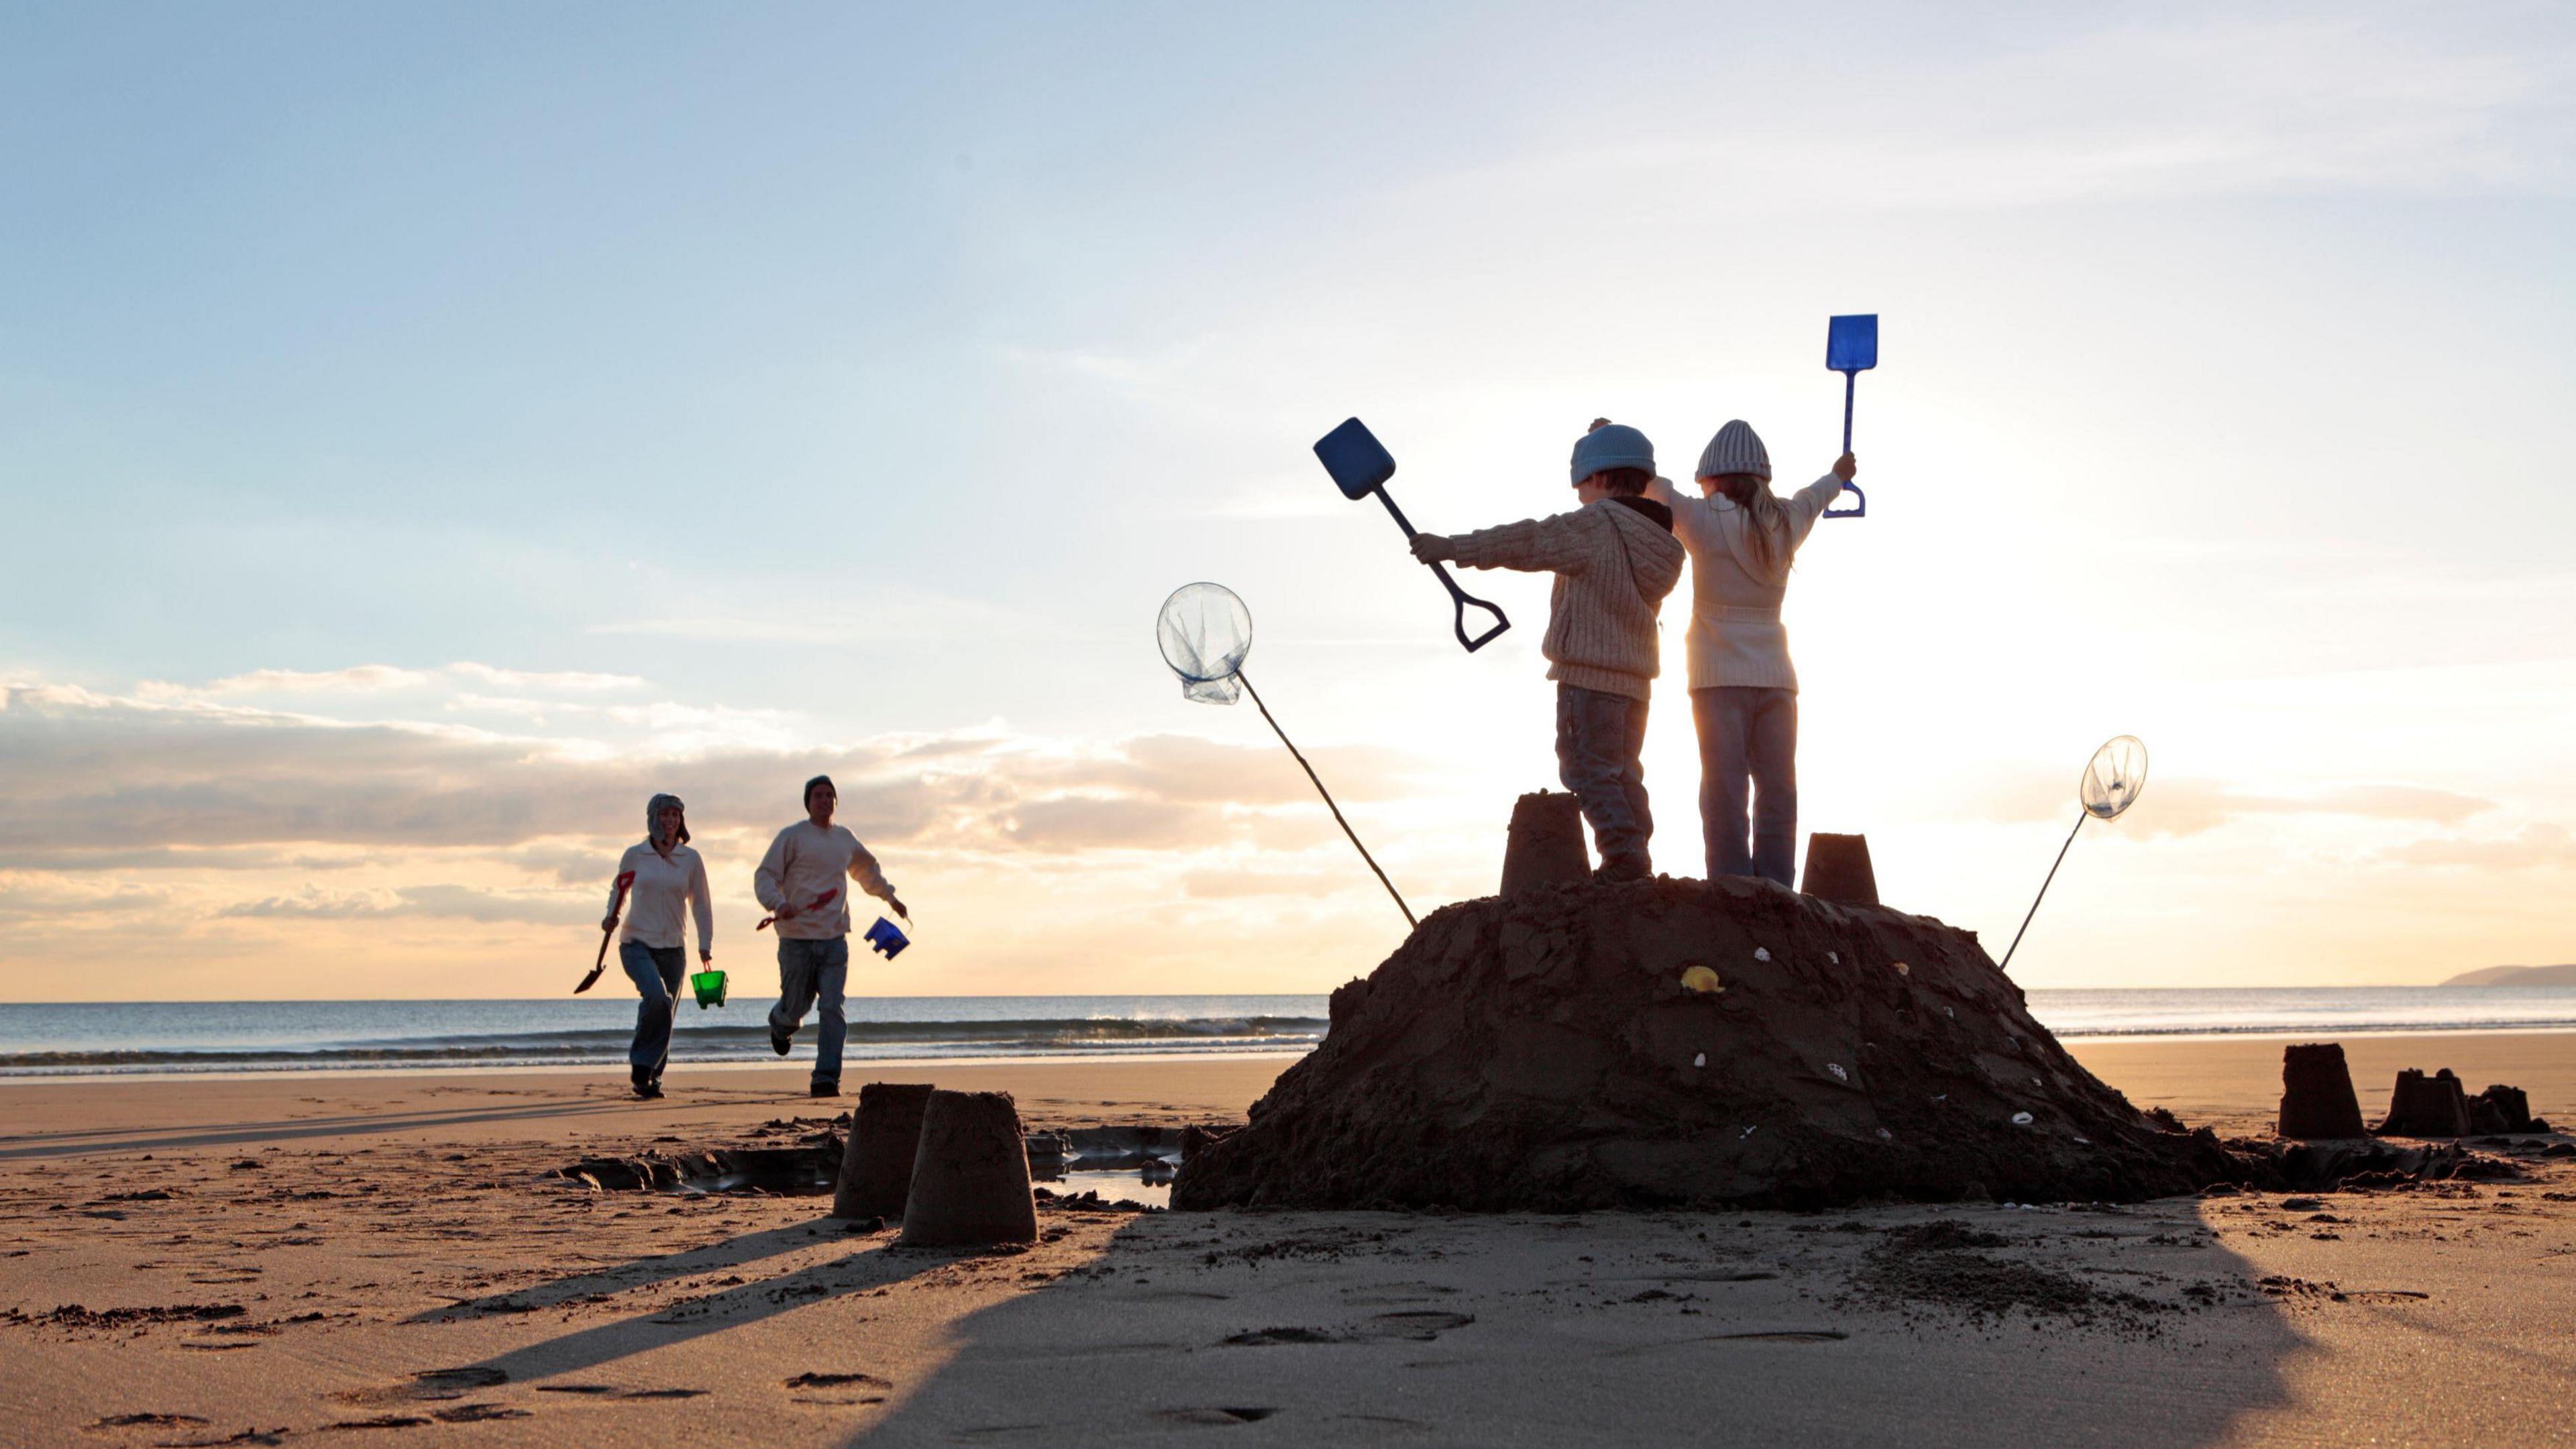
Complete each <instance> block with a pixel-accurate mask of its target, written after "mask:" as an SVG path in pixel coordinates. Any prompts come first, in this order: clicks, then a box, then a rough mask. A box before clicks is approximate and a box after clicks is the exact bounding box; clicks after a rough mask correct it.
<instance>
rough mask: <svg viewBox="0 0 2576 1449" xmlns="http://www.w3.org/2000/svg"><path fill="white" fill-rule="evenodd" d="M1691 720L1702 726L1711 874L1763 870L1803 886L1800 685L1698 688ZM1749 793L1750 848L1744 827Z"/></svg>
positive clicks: (1702, 791)
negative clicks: (1800, 873) (1791, 687)
mask: <svg viewBox="0 0 2576 1449" xmlns="http://www.w3.org/2000/svg"><path fill="white" fill-rule="evenodd" d="M1691 719H1692V721H1693V722H1694V723H1696V724H1697V725H1698V726H1699V820H1700V828H1701V830H1702V831H1703V832H1705V833H1706V835H1707V837H1708V878H1709V879H1710V880H1716V879H1717V878H1718V877H1720V876H1728V875H1758V876H1761V877H1762V878H1763V879H1765V880H1773V881H1778V882H1779V883H1780V884H1782V885H1784V886H1788V887H1789V888H1790V889H1792V890H1795V889H1796V888H1797V884H1798V877H1797V852H1798V695H1797V692H1796V691H1795V690H1788V689H1761V688H1751V687H1747V686H1743V685H1725V686H1721V687H1719V688H1715V689H1694V690H1692V691H1691ZM1748 786H1749V787H1750V789H1749V790H1748V788H1747V787H1748ZM1748 795H1749V796H1750V797H1751V804H1752V814H1753V832H1752V836H1753V839H1752V849H1750V850H1747V849H1746V848H1745V829H1744V816H1745V806H1746V803H1747V796H1748Z"/></svg>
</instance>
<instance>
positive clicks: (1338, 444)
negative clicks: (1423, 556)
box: [1315, 418, 1512, 654]
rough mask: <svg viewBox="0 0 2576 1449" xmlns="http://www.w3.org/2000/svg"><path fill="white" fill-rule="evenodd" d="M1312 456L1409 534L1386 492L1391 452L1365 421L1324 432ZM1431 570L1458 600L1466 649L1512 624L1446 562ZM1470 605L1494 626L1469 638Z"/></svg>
mask: <svg viewBox="0 0 2576 1449" xmlns="http://www.w3.org/2000/svg"><path fill="white" fill-rule="evenodd" d="M1315 456H1316V458H1318V459H1319V460H1321V461H1322V463H1323V465H1324V471H1325V472H1327V473H1330V474H1332V475H1333V482H1334V483H1335V484H1337V485H1339V486H1340V488H1341V490H1342V496H1343V497H1345V498H1348V499H1350V500H1351V501H1352V502H1354V503H1356V502H1358V501H1359V500H1360V499H1363V498H1366V497H1368V496H1369V495H1370V494H1372V493H1374V494H1376V495H1377V501H1378V502H1380V503H1383V504H1385V505H1386V511H1387V512H1388V513H1390V514H1393V515H1394V516H1395V526H1396V527H1398V528H1401V529H1403V530H1404V536H1405V537H1406V538H1411V537H1413V535H1414V527H1413V524H1412V523H1411V522H1410V521H1409V520H1407V519H1406V518H1405V516H1404V510H1403V509H1401V508H1398V507H1396V506H1395V500H1394V499H1392V498H1390V497H1388V496H1387V493H1386V480H1387V479H1389V478H1392V477H1394V476H1395V455H1394V454H1393V453H1390V452H1388V451H1387V450H1386V445H1385V444H1384V443H1381V442H1379V441H1378V440H1377V435H1376V434H1374V433H1371V432H1370V431H1369V430H1368V426H1367V425H1366V424H1364V423H1362V422H1361V421H1360V420H1359V419H1357V418H1353V419H1351V420H1350V421H1348V422H1346V423H1344V424H1342V425H1341V426H1340V427H1338V428H1335V429H1333V430H1332V431H1331V432H1329V433H1326V434H1325V435H1324V436H1323V438H1322V439H1321V440H1320V441H1318V442H1317V443H1316V444H1315ZM1431 571H1432V572H1433V573H1435V574H1438V575H1439V576H1440V586H1441V587H1442V588H1445V589H1447V590H1448V591H1449V597H1450V598H1452V599H1455V600H1456V601H1457V603H1458V642H1459V643H1461V644H1463V645H1465V646H1467V652H1468V653H1470V654H1473V653H1475V652H1476V651H1477V650H1479V649H1482V648H1484V647H1485V646H1486V645H1488V644H1491V643H1493V642H1494V636H1495V635H1498V634H1500V633H1502V632H1503V631H1504V630H1505V629H1508V628H1510V627H1512V621H1511V620H1509V619H1506V618H1504V617H1503V611H1502V610H1500V609H1497V608H1495V607H1494V606H1493V605H1491V604H1489V603H1486V602H1485V601H1484V600H1482V599H1478V598H1471V597H1469V596H1468V594H1467V591H1466V590H1464V589H1462V588H1459V587H1458V581H1457V580H1456V579H1453V578H1451V577H1449V570H1448V567H1447V566H1446V565H1443V564H1433V565H1432V566H1431ZM1470 605H1472V606H1474V607H1476V608H1479V609H1482V610H1484V611H1485V612H1486V613H1488V614H1491V615H1493V616H1494V627H1492V628H1490V629H1488V630H1486V631H1485V632H1484V633H1482V634H1479V635H1477V636H1475V637H1474V638H1472V639H1471V638H1468V637H1467V609H1468V607H1469V606H1470Z"/></svg>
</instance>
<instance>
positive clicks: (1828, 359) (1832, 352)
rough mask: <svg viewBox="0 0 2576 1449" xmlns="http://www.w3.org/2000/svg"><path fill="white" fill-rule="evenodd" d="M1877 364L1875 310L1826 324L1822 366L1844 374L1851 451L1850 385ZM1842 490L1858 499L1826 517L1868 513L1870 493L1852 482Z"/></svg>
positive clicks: (1846, 448)
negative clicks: (1823, 364)
mask: <svg viewBox="0 0 2576 1449" xmlns="http://www.w3.org/2000/svg"><path fill="white" fill-rule="evenodd" d="M1876 366H1878V314H1877V313H1875V312H1870V313H1866V314H1862V315H1856V316H1850V317H1836V318H1834V319H1833V320H1832V321H1831V322H1829V323H1827V324H1826V327H1825V367H1826V370H1828V371H1831V372H1839V373H1841V374H1842V375H1843V451H1844V452H1846V453H1848V452H1850V451H1851V424H1852V387H1853V384H1855V383H1857V382H1859V381H1860V375H1861V374H1862V373H1864V372H1867V371H1869V370H1870V369H1871V368H1873V367H1876ZM1843 491H1845V492H1847V493H1849V494H1851V496H1852V497H1853V498H1855V499H1858V500H1859V501H1858V502H1856V503H1854V504H1853V505H1852V506H1851V507H1849V508H1828V509H1826V510H1825V517H1827V518H1864V517H1867V516H1868V514H1869V495H1867V494H1865V493H1863V492H1861V491H1860V486H1859V485H1858V484H1855V483H1846V484H1844V485H1843Z"/></svg>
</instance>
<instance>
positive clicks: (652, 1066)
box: [617, 941, 684, 1086]
mask: <svg viewBox="0 0 2576 1449" xmlns="http://www.w3.org/2000/svg"><path fill="white" fill-rule="evenodd" d="M683 959H684V958H682V956H681V955H680V948H679V947H677V946H647V945H645V944H644V943H643V942H641V941H628V942H626V943H624V944H623V945H621V946H619V947H618V948H617V964H618V965H620V966H623V967H625V968H626V976H627V979H628V980H631V981H633V982H634V983H635V994H636V995H637V996H640V997H642V998H643V1000H642V1001H641V1002H639V1003H638V1004H637V1005H636V1007H635V1045H633V1046H632V1047H629V1048H627V1051H626V1070H627V1072H628V1074H629V1075H631V1076H633V1077H634V1079H635V1083H636V1085H638V1086H642V1085H643V1084H644V1083H646V1082H658V1081H660V1080H662V1064H663V1063H664V1062H667V1061H669V1060H670V1059H671V1013H672V1011H674V1010H675V1009H676V1008H675V1007H674V1006H673V1005H672V1000H671V998H672V995H673V993H675V992H677V991H678V990H679V989H680V970H681V967H682V964H683Z"/></svg>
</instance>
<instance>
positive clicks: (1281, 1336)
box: [1223, 1311, 1476, 1348]
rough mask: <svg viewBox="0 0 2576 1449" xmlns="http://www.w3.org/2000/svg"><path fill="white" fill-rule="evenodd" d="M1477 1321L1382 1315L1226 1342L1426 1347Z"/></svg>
mask: <svg viewBox="0 0 2576 1449" xmlns="http://www.w3.org/2000/svg"><path fill="white" fill-rule="evenodd" d="M1475 1321H1476V1315H1474V1314H1472V1313H1437V1312H1429V1311H1417V1312H1412V1313H1381V1314H1378V1315H1377V1316H1375V1317H1373V1318H1371V1319H1369V1320H1368V1321H1367V1322H1365V1323H1362V1324H1359V1325H1358V1326H1356V1327H1353V1328H1345V1329H1330V1328H1256V1329H1253V1330H1251V1331H1249V1332H1245V1333H1236V1334H1229V1335H1228V1336H1227V1337H1226V1338H1225V1339H1224V1340H1223V1342H1224V1343H1225V1344H1227V1345H1229V1346H1232V1347H1236V1348H1261V1347H1268V1346H1270V1345H1273V1344H1282V1343H1383V1342H1387V1341H1389V1340H1394V1339H1405V1340H1410V1341H1412V1342H1416V1343H1427V1342H1429V1341H1430V1340H1432V1339H1435V1338H1438V1337H1439V1336H1440V1335H1442V1334H1444V1333H1447V1332H1449V1331H1450V1330H1452V1329H1457V1328H1464V1327H1466V1326H1467V1325H1468V1324H1471V1323H1473V1322H1475Z"/></svg>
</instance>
